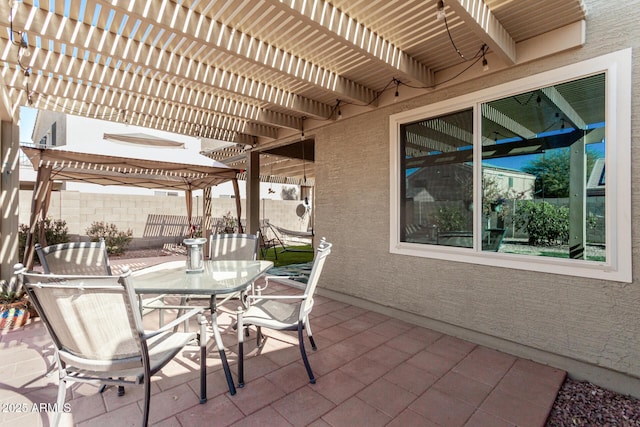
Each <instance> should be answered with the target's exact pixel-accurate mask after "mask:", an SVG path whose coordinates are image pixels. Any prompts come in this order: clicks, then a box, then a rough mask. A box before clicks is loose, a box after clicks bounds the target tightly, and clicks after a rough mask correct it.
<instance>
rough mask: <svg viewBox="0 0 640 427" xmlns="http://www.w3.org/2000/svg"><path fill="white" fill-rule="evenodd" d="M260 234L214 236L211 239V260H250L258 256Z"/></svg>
mask: <svg viewBox="0 0 640 427" xmlns="http://www.w3.org/2000/svg"><path fill="white" fill-rule="evenodd" d="M258 236H259V233H258V234H212V235H211V237H210V238H209V259H213V260H250V261H253V260H255V259H256V258H257V256H258V241H259V237H258Z"/></svg>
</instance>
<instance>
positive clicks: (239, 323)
mask: <svg viewBox="0 0 640 427" xmlns="http://www.w3.org/2000/svg"><path fill="white" fill-rule="evenodd" d="M242 313H243V311H242V308H241V307H238V311H237V312H236V315H237V323H236V325H237V333H238V387H239V388H242V387H244V329H247V327H246V326H244V324H243V323H242Z"/></svg>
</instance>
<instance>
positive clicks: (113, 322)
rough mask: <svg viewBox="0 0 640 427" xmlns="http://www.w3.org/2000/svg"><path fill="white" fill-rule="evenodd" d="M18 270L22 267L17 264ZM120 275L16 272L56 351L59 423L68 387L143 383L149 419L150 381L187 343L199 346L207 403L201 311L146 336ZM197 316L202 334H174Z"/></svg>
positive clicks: (202, 396) (145, 421)
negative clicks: (186, 321) (84, 383)
mask: <svg viewBox="0 0 640 427" xmlns="http://www.w3.org/2000/svg"><path fill="white" fill-rule="evenodd" d="M17 267H18V268H20V267H22V266H21V265H18V266H17ZM130 274H131V272H130V271H129V270H128V269H126V272H125V273H123V274H122V275H121V276H62V275H53V274H37V273H29V272H26V270H25V269H24V268H22V269H21V270H20V271H18V277H19V280H21V281H22V283H23V284H24V286H25V289H26V291H27V293H28V294H29V298H30V299H31V301H32V302H33V304H34V306H35V307H36V310H37V311H38V313H39V315H40V318H41V319H42V321H43V323H44V324H45V326H46V328H47V330H48V332H49V334H50V335H51V338H52V340H53V343H54V345H55V347H56V358H57V361H58V369H59V380H60V382H59V386H58V397H57V402H56V403H57V408H58V412H57V413H56V414H55V418H54V425H58V423H59V421H60V414H61V411H62V408H63V407H64V401H65V396H66V390H67V386H68V384H69V383H74V382H87V383H95V384H115V385H122V384H142V385H144V406H143V422H142V425H143V426H146V425H147V424H148V421H149V406H150V398H151V377H152V376H153V375H155V374H156V373H157V372H158V371H159V370H160V369H161V368H162V367H164V366H165V365H166V364H167V363H169V361H171V360H172V359H173V358H174V357H175V356H176V355H177V354H178V353H179V352H180V351H182V349H183V348H184V347H185V346H186V345H187V344H189V343H191V342H194V341H195V342H199V345H200V403H204V402H206V353H205V352H206V347H205V345H206V329H205V325H206V321H205V319H204V316H203V315H202V313H203V309H202V308H194V309H192V310H190V311H189V312H188V313H186V314H185V315H184V316H181V317H180V318H178V319H176V320H174V321H173V322H171V323H168V324H167V325H165V326H164V327H163V328H160V329H158V330H157V331H155V332H150V333H149V332H145V331H144V330H143V328H142V319H141V316H140V312H139V311H138V310H137V303H136V296H135V293H134V289H133V286H132V285H131V283H130V282H129V280H128V279H129V276H130ZM196 315H197V316H198V322H199V324H200V335H199V336H198V334H196V333H188V332H187V333H185V332H172V331H171V329H172V328H173V326H174V325H176V324H178V323H181V322H183V321H185V320H187V319H189V318H192V317H193V316H196Z"/></svg>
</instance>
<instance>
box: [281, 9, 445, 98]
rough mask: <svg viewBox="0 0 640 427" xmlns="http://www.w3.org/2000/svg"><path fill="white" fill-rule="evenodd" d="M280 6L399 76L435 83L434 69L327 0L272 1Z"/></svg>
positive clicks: (428, 84)
mask: <svg viewBox="0 0 640 427" xmlns="http://www.w3.org/2000/svg"><path fill="white" fill-rule="evenodd" d="M269 4H273V5H275V6H276V7H282V5H286V6H288V7H289V8H291V9H293V10H295V11H296V12H298V13H299V15H298V16H299V17H300V18H301V19H304V20H305V21H307V22H309V23H312V24H313V25H314V26H315V27H316V28H319V29H320V30H321V31H322V32H323V33H324V34H325V35H327V36H329V37H331V38H333V39H336V40H339V42H341V43H347V44H348V45H349V46H350V48H351V49H354V50H357V51H358V52H360V53H361V54H362V55H364V56H365V57H367V58H368V59H369V60H371V61H375V62H377V63H379V64H382V65H384V66H385V67H388V68H389V69H391V70H393V71H394V74H397V75H398V77H401V78H405V79H409V80H413V81H415V82H418V83H420V84H422V85H424V86H431V85H433V83H434V80H433V78H434V77H433V71H432V70H431V69H430V68H428V67H426V66H425V65H424V64H422V63H421V62H419V61H418V60H416V59H415V58H413V57H412V56H410V55H409V54H407V53H406V52H404V51H402V50H401V49H399V48H398V47H396V46H394V45H393V43H391V42H390V41H388V40H386V39H385V38H384V37H382V36H380V35H379V34H376V33H375V32H374V31H373V30H371V29H370V28H368V27H367V26H366V25H364V24H362V23H361V22H358V21H357V20H356V19H354V18H352V17H350V16H349V15H347V14H345V13H344V12H342V11H341V10H340V9H338V8H337V7H336V6H333V5H332V4H330V3H329V2H326V1H324V0H316V1H313V2H311V1H309V2H283V1H280V0H269Z"/></svg>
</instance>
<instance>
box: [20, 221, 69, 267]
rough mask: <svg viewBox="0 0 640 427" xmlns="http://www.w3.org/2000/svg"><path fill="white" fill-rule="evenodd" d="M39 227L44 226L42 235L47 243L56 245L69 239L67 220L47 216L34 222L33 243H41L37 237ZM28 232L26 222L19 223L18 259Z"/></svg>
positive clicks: (22, 255)
mask: <svg viewBox="0 0 640 427" xmlns="http://www.w3.org/2000/svg"><path fill="white" fill-rule="evenodd" d="M40 227H44V236H45V239H46V240H47V242H46V244H47V245H57V244H58V243H66V242H68V241H69V236H68V232H69V229H68V228H67V222H66V221H65V220H63V219H55V220H54V219H53V218H51V217H47V218H45V219H44V220H42V221H40V222H38V223H37V224H36V230H35V234H34V238H35V242H34V244H35V243H41V242H39V238H38V236H39V235H40ZM28 233H29V226H28V225H27V224H20V227H18V255H19V257H20V258H19V259H20V260H22V258H23V257H24V248H25V245H26V244H27V234H28Z"/></svg>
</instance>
